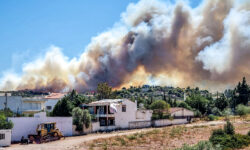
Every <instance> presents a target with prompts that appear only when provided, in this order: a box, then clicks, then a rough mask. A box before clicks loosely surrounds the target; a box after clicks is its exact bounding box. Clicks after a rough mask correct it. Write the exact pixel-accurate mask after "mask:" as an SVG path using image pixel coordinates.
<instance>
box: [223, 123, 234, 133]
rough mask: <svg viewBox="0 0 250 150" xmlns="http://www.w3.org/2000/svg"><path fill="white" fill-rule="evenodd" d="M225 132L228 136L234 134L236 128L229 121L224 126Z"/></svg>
mask: <svg viewBox="0 0 250 150" xmlns="http://www.w3.org/2000/svg"><path fill="white" fill-rule="evenodd" d="M224 131H225V133H226V134H231V135H233V134H234V126H233V124H232V123H231V122H230V121H227V124H226V125H225V126H224Z"/></svg>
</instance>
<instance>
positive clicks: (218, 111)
mask: <svg viewBox="0 0 250 150" xmlns="http://www.w3.org/2000/svg"><path fill="white" fill-rule="evenodd" d="M212 114H214V115H216V116H222V112H221V111H220V109H218V108H217V107H214V108H213V109H212Z"/></svg>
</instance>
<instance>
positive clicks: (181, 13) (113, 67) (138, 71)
mask: <svg viewBox="0 0 250 150" xmlns="http://www.w3.org/2000/svg"><path fill="white" fill-rule="evenodd" d="M249 67H250V2H249V1H242V0H239V1H237V0H236V1H233V0H205V1H203V2H202V3H201V4H200V5H199V6H198V7H196V8H191V7H190V6H189V5H188V4H186V3H185V2H177V3H176V4H171V3H166V2H162V1H158V0H141V1H139V2H138V3H137V4H129V6H128V7H127V10H126V11H125V12H124V13H122V14H121V20H120V21H119V22H118V23H116V24H115V25H114V27H113V28H112V29H110V30H108V31H106V32H103V33H101V34H100V35H98V36H96V37H94V38H92V40H91V43H90V44H89V45H88V46H87V48H86V49H85V50H84V52H83V53H82V55H81V57H80V58H74V59H71V60H69V59H68V58H67V57H66V56H64V55H63V54H62V52H61V50H60V48H58V47H56V46H51V47H50V48H49V50H48V52H47V53H46V55H45V56H44V58H41V59H38V60H36V61H34V62H31V63H28V64H26V65H24V68H23V74H22V75H21V76H17V75H15V74H7V75H5V76H4V77H3V79H2V84H1V89H3V90H16V89H45V90H48V91H65V90H69V89H72V88H75V89H77V90H79V91H83V90H92V89H95V88H96V86H97V84H98V83H100V82H108V84H109V85H111V86H113V87H115V88H119V87H122V86H130V85H140V84H161V85H174V86H180V87H186V86H187V85H190V86H202V87H204V88H210V87H213V86H215V85H216V86H215V88H216V89H219V88H221V87H222V88H225V87H227V86H230V85H233V84H235V83H236V81H239V80H240V79H241V78H242V77H243V76H246V77H249V78H250V69H249Z"/></svg>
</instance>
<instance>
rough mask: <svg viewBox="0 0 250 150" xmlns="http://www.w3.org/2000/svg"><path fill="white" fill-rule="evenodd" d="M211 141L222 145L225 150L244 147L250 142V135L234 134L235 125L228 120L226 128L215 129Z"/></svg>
mask: <svg viewBox="0 0 250 150" xmlns="http://www.w3.org/2000/svg"><path fill="white" fill-rule="evenodd" d="M209 141H210V142H211V143H212V144H213V145H220V147H221V148H222V149H223V150H226V149H236V148H243V147H246V146H248V145H249V144H250V136H248V135H240V134H234V127H233V125H232V124H231V123H230V122H229V121H227V124H226V125H225V126H224V130H222V129H217V130H214V131H213V133H212V135H211V137H210V138H209Z"/></svg>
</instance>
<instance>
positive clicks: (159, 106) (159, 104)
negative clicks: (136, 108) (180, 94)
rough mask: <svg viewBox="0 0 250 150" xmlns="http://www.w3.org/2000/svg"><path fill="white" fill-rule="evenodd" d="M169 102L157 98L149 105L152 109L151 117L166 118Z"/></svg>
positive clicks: (154, 118)
mask: <svg viewBox="0 0 250 150" xmlns="http://www.w3.org/2000/svg"><path fill="white" fill-rule="evenodd" d="M169 107H170V106H169V104H168V103H166V102H165V101H163V100H157V101H155V102H153V103H152V104H151V105H150V108H151V109H152V110H153V114H152V119H153V120H156V119H166V118H168V117H169V113H168V110H169Z"/></svg>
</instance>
